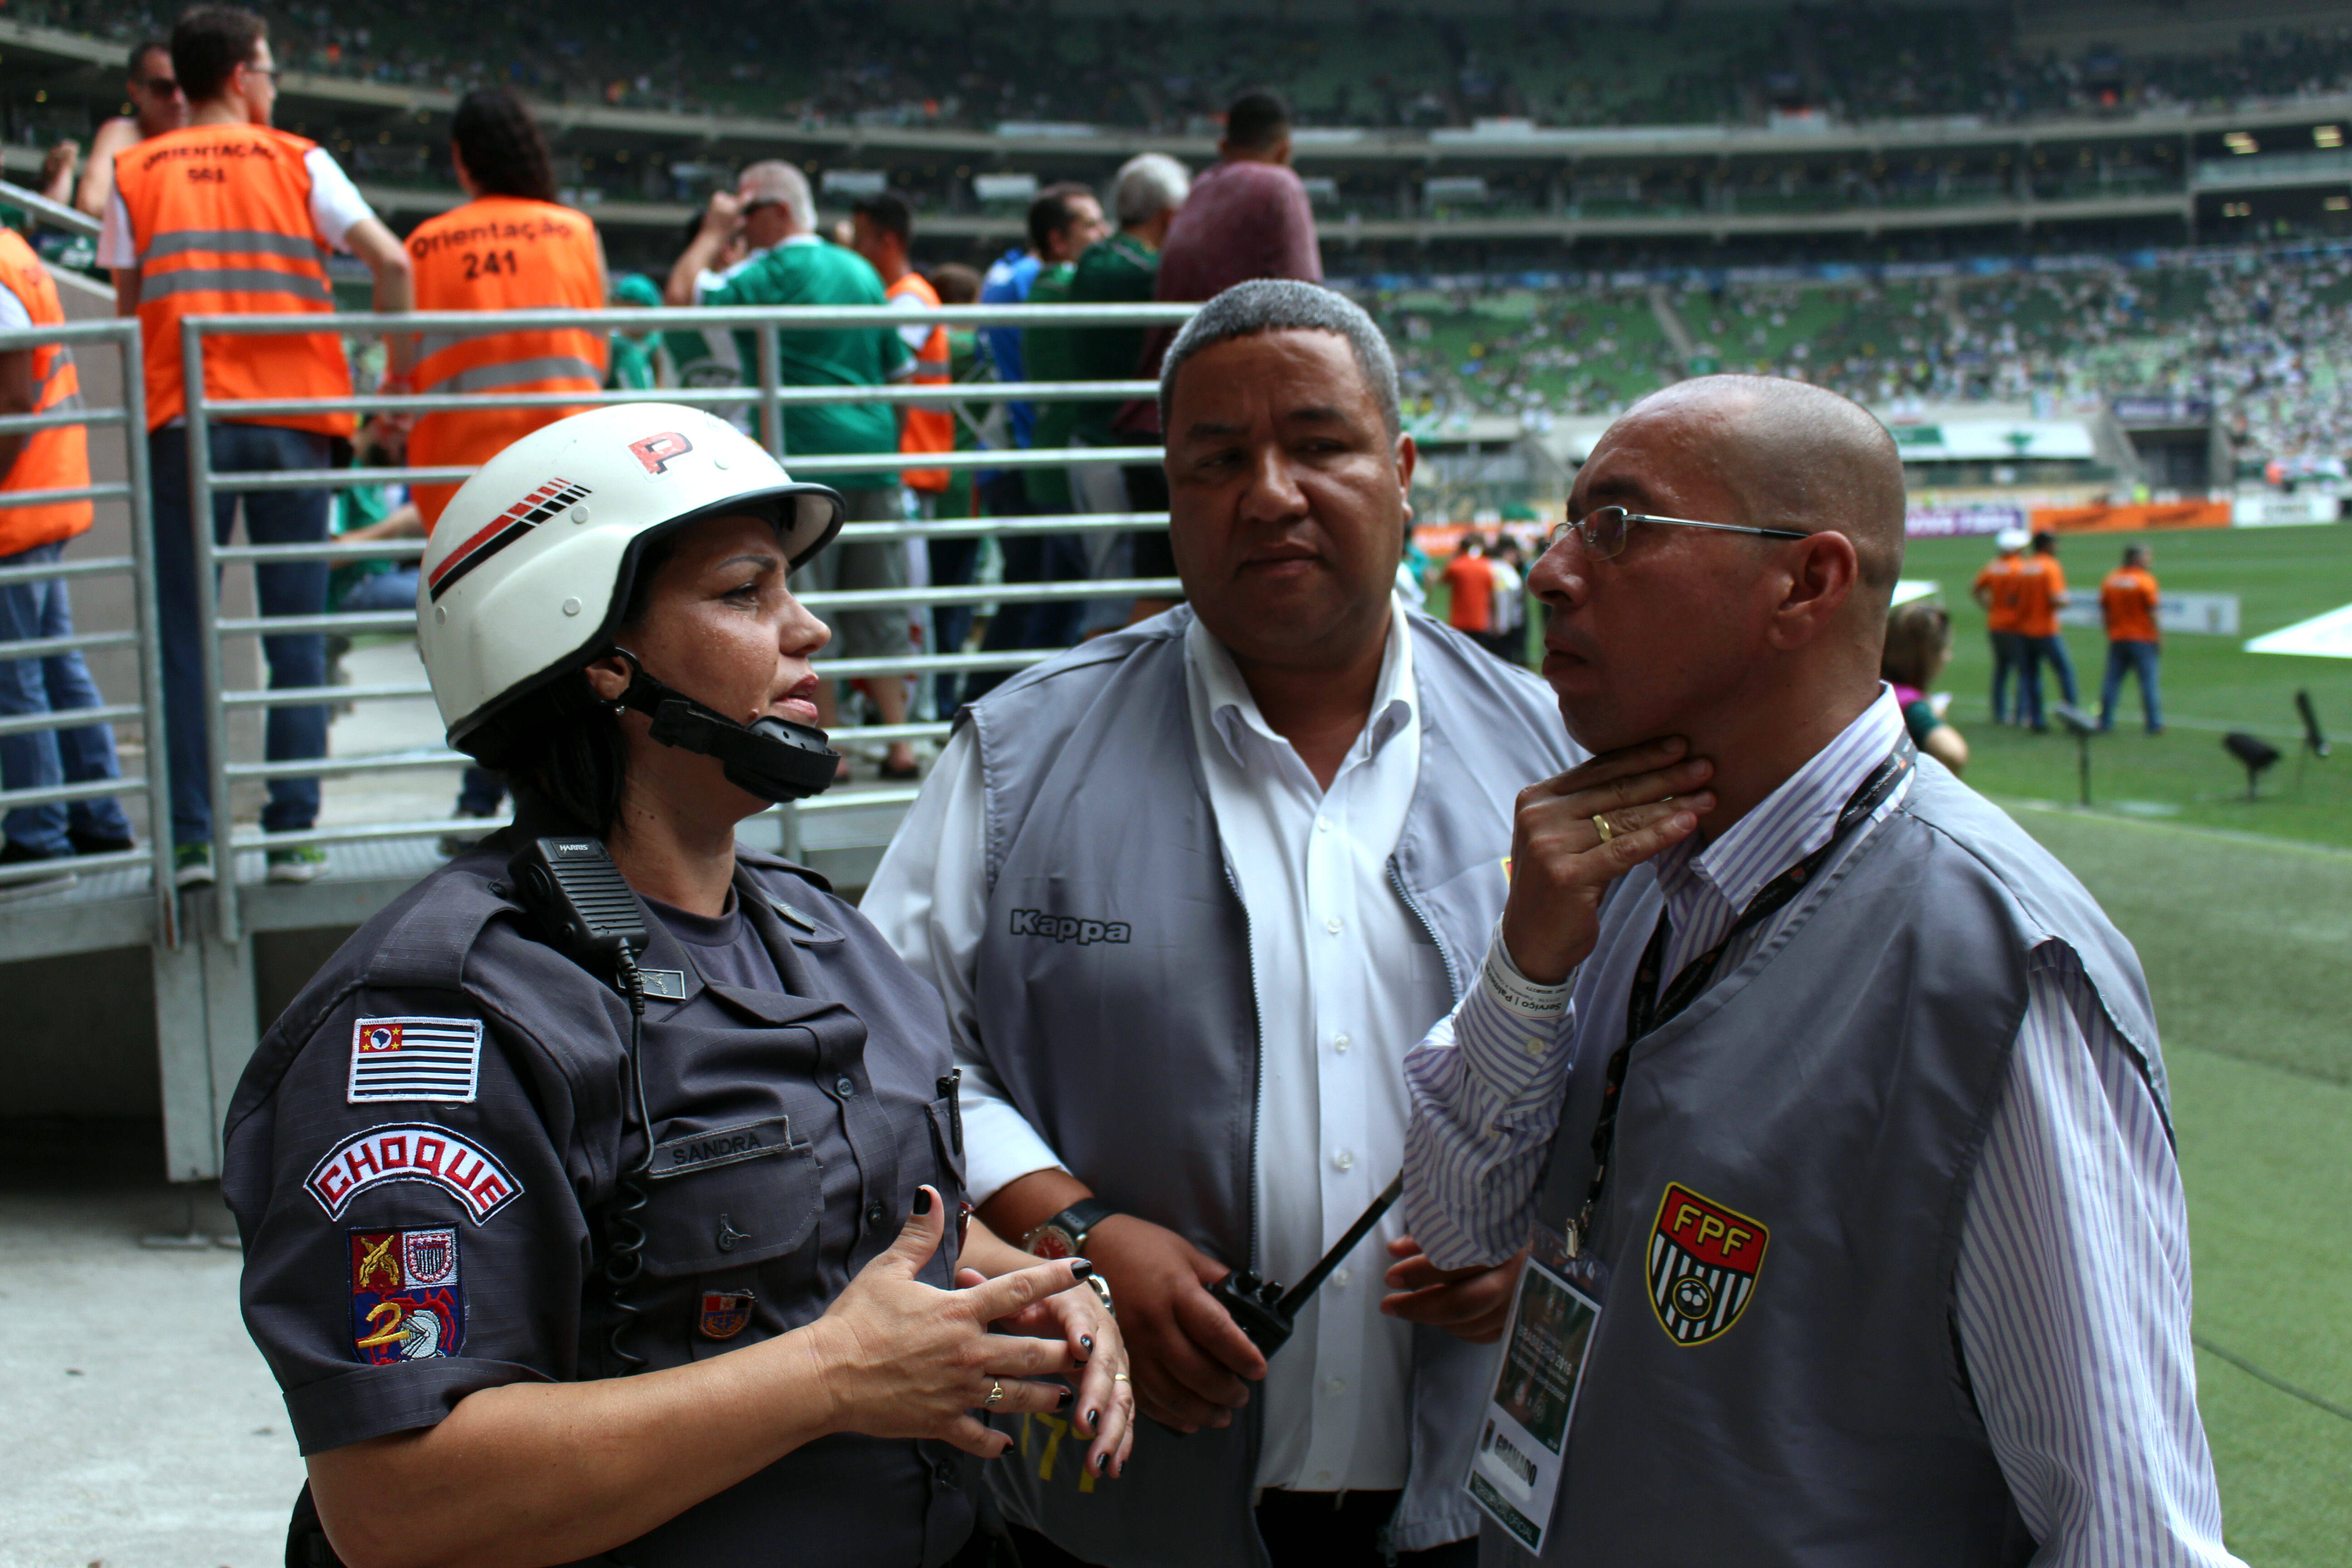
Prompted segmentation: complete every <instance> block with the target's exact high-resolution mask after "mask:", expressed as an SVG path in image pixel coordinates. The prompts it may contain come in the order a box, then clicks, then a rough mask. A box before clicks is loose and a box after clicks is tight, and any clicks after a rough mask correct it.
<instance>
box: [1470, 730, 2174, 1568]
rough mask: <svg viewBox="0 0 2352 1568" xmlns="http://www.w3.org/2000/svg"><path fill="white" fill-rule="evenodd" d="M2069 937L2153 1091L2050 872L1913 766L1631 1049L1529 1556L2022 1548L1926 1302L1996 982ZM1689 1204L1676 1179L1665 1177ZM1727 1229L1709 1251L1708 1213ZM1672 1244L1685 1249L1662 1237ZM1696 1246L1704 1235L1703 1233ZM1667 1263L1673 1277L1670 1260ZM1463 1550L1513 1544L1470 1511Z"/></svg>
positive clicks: (1548, 1198)
mask: <svg viewBox="0 0 2352 1568" xmlns="http://www.w3.org/2000/svg"><path fill="white" fill-rule="evenodd" d="M1663 904H1664V900H1663V897H1662V895H1661V894H1660V893H1659V891H1658V889H1657V886H1656V882H1655V879H1654V876H1653V875H1652V873H1651V871H1650V870H1649V868H1646V867H1645V868H1640V869H1638V870H1636V871H1635V872H1633V873H1632V874H1631V875H1629V876H1628V877H1627V878H1626V879H1624V880H1623V881H1622V882H1621V883H1620V884H1619V886H1618V888H1617V889H1614V890H1613V892H1612V898H1611V902H1610V907H1609V908H1608V910H1606V912H1605V913H1604V916H1603V924H1602V936H1601V946H1600V948H1599V949H1598V950H1597V951H1596V952H1594V954H1593V957H1592V958H1591V960H1590V961H1589V962H1587V963H1585V965H1584V966H1583V969H1582V972H1581V973H1580V977H1579V983H1578V987H1577V993H1576V1006H1577V1008H1578V1009H1579V1013H1578V1016H1580V1018H1584V1019H1589V1020H1591V1026H1590V1027H1589V1028H1588V1029H1587V1031H1586V1033H1585V1034H1584V1036H1583V1038H1582V1040H1581V1042H1580V1045H1579V1047H1578V1051H1577V1059H1576V1064H1575V1068H1574V1071H1573V1073H1572V1075H1571V1078H1570V1085H1571V1087H1570V1090H1569V1095H1568V1105H1567V1109H1566V1110H1565V1111H1564V1113H1563V1115H1562V1117H1561V1121H1560V1128H1559V1135H1558V1136H1557V1138H1556V1139H1555V1140H1554V1142H1553V1145H1552V1150H1551V1156H1550V1163H1549V1168H1548V1173H1547V1175H1546V1179H1545V1185H1544V1190H1543V1193H1542V1194H1541V1196H1540V1198H1539V1201H1538V1214H1539V1216H1540V1219H1541V1221H1542V1223H1545V1224H1548V1225H1550V1226H1559V1224H1560V1223H1561V1222H1562V1221H1563V1220H1564V1219H1566V1218H1567V1217H1568V1216H1569V1215H1570V1214H1572V1213H1573V1212H1574V1210H1575V1209H1576V1207H1577V1206H1578V1205H1580V1203H1581V1202H1582V1200H1583V1197H1584V1194H1585V1192H1586V1190H1587V1188H1588V1186H1589V1184H1590V1183H1591V1176H1592V1153H1591V1147H1590V1141H1591V1135H1592V1128H1593V1121H1594V1118H1595V1115H1596V1113H1597V1110H1598V1108H1599V1100H1600V1094H1601V1080H1602V1079H1603V1077H1604V1075H1605V1070H1606V1064H1607V1062H1608V1059H1609V1057H1610V1055H1611V1053H1612V1052H1613V1051H1614V1050H1615V1049H1616V1047H1618V1046H1619V1045H1620V1044H1621V1043H1622V1041H1623V1038H1624V1029H1623V1022H1622V1021H1623V1019H1624V1017H1625V1002H1626V994H1627V992H1628V990H1629V988H1630V986H1631V984H1632V979H1633V969H1634V968H1635V963H1634V960H1635V959H1636V958H1637V956H1638V954H1639V951H1640V949H1641V948H1642V946H1643V944H1644V943H1645V942H1647V941H1648V940H1649V937H1650V932H1651V931H1652V929H1653V927H1654V925H1655V924H1656V921H1657V918H1658V911H1659V910H1660V909H1661V908H1662V907H1663ZM2053 941H2054V942H2062V943H2063V944H2064V945H2065V946H2066V947H2068V948H2069V949H2071V950H2072V951H2073V952H2074V955H2075V956H2076V958H2077V959H2079V961H2080V962H2081V964H2082V967H2083V971H2084V974H2085V975H2086V976H2087V977H2088V979H2089V982H2090V984H2091V986H2092V988H2093V989H2094V990H2095V991H2096V993H2097V994H2098V1001H2099V1004H2100V1005H2101V1006H2102V1007H2103V1008H2104V1009H2105V1012H2106V1014H2107V1016H2108V1017H2109V1018H2110V1019H2111V1020H2112V1021H2113V1022H2114V1024H2115V1026H2116V1031H2117V1033H2118V1034H2120V1035H2121V1036H2122V1037H2123V1038H2124V1040H2125V1041H2126V1043H2127V1045H2128V1047H2129V1048H2130V1049H2132V1050H2133V1051H2134V1052H2135V1053H2136V1054H2137V1058H2138V1062H2139V1065H2140V1067H2141V1068H2142V1070H2143V1071H2144V1073H2145V1074H2146V1076H2147V1081H2148V1085H2149V1089H2150V1090H2151V1092H2153V1093H2154V1095H2155V1096H2156V1100H2157V1104H2158V1108H2159V1110H2165V1111H2167V1113H2168V1096H2167V1093H2166V1089H2165V1080H2164V1067H2163V1062H2162V1059H2161V1058H2160V1057H2159V1056H2158V1050H2157V1038H2156V1024H2155V1020H2154V1016H2153V1014H2152V1013H2151V1011H2150V1008H2149V1004H2148V997H2147V984H2146V982H2145V981H2144V979H2143V977H2142V976H2141V973H2140V968H2139V961H2138V959H2137V957H2136V956H2135V955H2134V953H2133V952H2132V950H2131V946H2130V944H2129V943H2128V942H2126V941H2125V940H2124V938H2123V936H2122V935H2121V934H2120V933H2119V932H2117V931H2116V929H2115V927H2114V926H2113V925H2112V924H2110V923H2109V922H2108V921H2107V919H2106V916H2105V914H2103V913H2102V912H2101V911H2100V910H2099V907H2098V905H2097V904H2096V903H2095V902H2094V901H2093V900H2092V899H2091V896H2090V895H2089V894H2088V893H2087V892H2085V891H2084V889H2083V887H2082V885H2081V884H2080V883H2079V882H2077V881H2075V879H2074V877H2073V876H2072V875H2070V874H2069V873H2068V872H2067V871H2066V869H2065V868H2063V866H2061V865H2059V864H2058V862H2057V861H2056V860H2055V859H2054V858H2052V857H2051V855H2050V854H2049V852H2048V851H2046V850H2044V849H2043V848H2042V847H2041V846H2040V845H2038V844H2036V843H2034V842H2033V841H2032V839H2031V838H2029V837H2026V836H2025V834H2024V833H2023V832H2022V831H2021V830H2020V829H2019V828H2018V826H2016V825H2015V824H2014V823H2012V822H2011V821H2010V819H2009V818H2008V817H2007V816H2004V815H2002V814H2001V813H2000V811H1999V810H1997V809H1995V808H1994V807H1993V806H1991V805H1988V804H1987V803H1986V802H1985V801H1984V799H1983V798H1982V797H1981V796H1979V795H1976V794H1974V793H1973V792H1972V791H1970V790H1969V789H1967V788H1966V787H1964V786H1963V785H1961V784H1959V783H1958V781H1956V780H1955V779H1954V778H1953V777H1952V775H1951V774H1950V773H1948V772H1946V771H1945V769H1944V768H1943V767H1942V766H1941V765H1940V764H1939V763H1936V762H1934V761H1932V760H1930V759H1927V758H1925V757H1923V758H1921V759H1920V761H1919V768H1918V776H1917V778H1916V781H1915V782H1914V784H1913V785H1912V787H1911V791H1910V794H1909V795H1908V796H1907V797H1906V799H1905V800H1904V802H1903V803H1902V804H1901V805H1898V806H1897V807H1896V808H1895V810H1894V811H1893V812H1891V813H1890V814H1889V815H1888V816H1886V818H1885V820H1884V821H1882V822H1881V823H1880V824H1879V825H1878V826H1877V827H1876V828H1875V829H1874V830H1873V831H1871V832H1870V833H1869V834H1867V835H1866V836H1865V837H1862V838H1860V839H1859V840H1858V841H1855V842H1853V843H1852V844H1850V845H1848V846H1845V847H1842V848H1841V849H1840V850H1839V851H1838V853H1837V855H1836V857H1834V858H1833V859H1832V863H1831V865H1830V867H1829V868H1825V869H1824V871H1823V872H1822V874H1821V875H1820V876H1819V877H1818V878H1817V879H1816V880H1815V881H1814V883H1813V885H1812V886H1811V888H1810V889H1808V890H1807V891H1806V892H1805V893H1804V894H1802V895H1801V897H1800V899H1799V900H1798V901H1797V902H1796V903H1795V904H1794V905H1792V906H1791V907H1790V910H1789V911H1788V913H1787V914H1786V915H1785V917H1784V919H1783V923H1782V924H1780V926H1779V927H1778V929H1776V930H1774V931H1772V932H1771V934H1769V936H1768V937H1767V938H1766V939H1765V940H1764V941H1763V942H1760V943H1759V944H1758V946H1757V949H1756V951H1755V952H1753V953H1751V954H1750V955H1748V958H1747V960H1746V961H1745V962H1744V963H1740V964H1739V965H1738V967H1737V968H1735V969H1733V970H1731V971H1729V972H1728V973H1726V974H1724V975H1723V976H1722V977H1721V978H1720V979H1718V980H1717V982H1716V983H1715V984H1713V985H1712V986H1710V987H1709V988H1708V989H1707V990H1706V992H1704V993H1703V994H1700V996H1699V997H1698V998H1697V999H1696V1001H1695V1002H1693V1003H1692V1004H1691V1005H1690V1006H1689V1007H1688V1008H1687V1009H1686V1010H1685V1012H1683V1013H1682V1014H1681V1015H1680V1016H1677V1017H1675V1018H1674V1019H1673V1020H1671V1021H1670V1022H1668V1023H1666V1024H1665V1025H1664V1026H1661V1027H1660V1028H1658V1029H1657V1030H1656V1031H1655V1032H1654V1033H1653V1034H1651V1035H1650V1036H1648V1037H1646V1038H1645V1039H1643V1041H1642V1042H1641V1043H1640V1044H1639V1045H1637V1046H1636V1047H1635V1048H1634V1050H1633V1056H1632V1058H1631V1060H1630V1062H1629V1064H1628V1066H1627V1069H1626V1073H1625V1087H1624V1091H1623V1092H1624V1100H1623V1104H1622V1108H1621V1110H1620V1111H1619V1119H1618V1124H1617V1139H1616V1147H1615V1152H1614V1154H1613V1157H1612V1169H1611V1171H1610V1173H1609V1184H1608V1191H1607V1195H1606V1197H1605V1198H1604V1199H1603V1202H1602V1211H1601V1215H1599V1216H1598V1218H1597V1220H1596V1224H1595V1230H1594V1237H1593V1240H1592V1245H1591V1252H1592V1254H1593V1255H1595V1256H1597V1257H1598V1258H1601V1259H1604V1260H1606V1262H1607V1264H1608V1278H1607V1284H1606V1287H1605V1289H1604V1291H1603V1295H1602V1309H1601V1323H1600V1326H1599V1328H1598V1330H1597V1331H1596V1332H1595V1337H1594V1340H1593V1342H1592V1347H1591V1359H1590V1360H1589V1362H1588V1363H1587V1372H1586V1376H1585V1383H1584V1386H1583V1387H1582V1389H1581V1390H1580V1392H1579V1394H1578V1397H1577V1405H1576V1410H1575V1421H1574V1426H1573V1427H1572V1428H1571V1431H1570V1438H1569V1448H1568V1461H1569V1463H1568V1473H1567V1477H1566V1479H1565V1480H1564V1482H1563V1484H1562V1489H1561V1492H1560V1498H1559V1506H1558V1511H1557V1512H1556V1513H1555V1515H1554V1517H1553V1521H1552V1530H1551V1534H1550V1539H1549V1543H1548V1549H1547V1551H1546V1552H1545V1554H1544V1561H1545V1562H1546V1563H1575V1564H1580V1565H1581V1564H1591V1565H1594V1568H1602V1565H1605V1568H1629V1565H1633V1564H1646V1563H1661V1564H1664V1563H1675V1564H1681V1563H1706V1562H1718V1563H1731V1562H1736V1563H1752V1564H1798V1563H1802V1564H1804V1565H1806V1568H1847V1565H1851V1568H1864V1565H1865V1564H1867V1565H1870V1568H1879V1565H1883V1564H1886V1563H1902V1564H1905V1568H1943V1565H1950V1568H1991V1565H1993V1564H2007V1563H2023V1562H2025V1561H2026V1560H2027V1559H2028V1558H2029V1557H2030V1556H2031V1555H2032V1551H2033V1542H2032V1539H2031V1537H2030V1536H2029V1535H2028V1534H2027V1533H2026V1531H2025V1528H2024V1523H2023V1521H2022V1520H2021V1518H2020V1517H2019V1514H2018V1511H2017V1508H2016V1506H2015V1504H2014V1503H2013V1502H2012V1500H2011V1498H2010V1494H2009V1489H2008V1487H2007V1484H2006V1483H2005V1482H2004V1480H2003V1479H2002V1477H2001V1473H2000V1466H1999V1465H1998V1463H1997V1462H1996V1461H1995V1458H1994V1456H1993V1452H1992V1447H1991V1445H1990V1441H1989V1440H1988V1438H1987V1437H1986V1435H1985V1429H1984V1424H1983V1422H1982V1420H1981V1419H1980V1418H1979V1415H1978V1412H1977V1407H1976V1403H1975V1399H1974V1396H1973V1394H1971V1392H1970V1390H1969V1378H1968V1369H1967V1367H1966V1366H1965V1365H1964V1364H1963V1363H1962V1361H1961V1356H1960V1347H1959V1336H1958V1330H1957V1328H1956V1326H1955V1319H1954V1316H1953V1313H1954V1299H1953V1290H1954V1279H1955V1273H1956V1269H1957V1267H1958V1253H1959V1237H1960V1221H1961V1216H1962V1214H1963V1212H1964V1209H1965V1207H1966V1205H1967V1202H1968V1198H1969V1189H1970V1185H1971V1183H1972V1179H1973V1177H1974V1175H1975V1173H1976V1169H1977V1164H1978V1161H1979V1155H1980V1153H1981V1152H1982V1149H1983V1143H1984V1138H1985V1131H1986V1127H1987V1124H1988V1122H1989V1120H1990V1117H1991V1115H1992V1113H1993V1111H1994V1110H1995V1108H1996V1107H1997V1105H1998V1104H1999V1100H2000V1094H2001V1093H2002V1090H2003V1088H2004V1086H2005V1084H2006V1083H2007V1080H2008V1072H2009V1066H2010V1057H2011V1050H2012V1047H2013V1046H2014V1043H2015V1040H2016V1036H2017V1029H2018V1026H2019V1023H2020V1022H2021V1019H2022V1018H2023V1016H2024V1013H2025V1006H2026V962H2027V959H2028V957H2029V955H2030V954H2031V953H2032V952H2033V951H2034V950H2035V949H2036V948H2037V947H2040V946H2041V945H2042V944H2043V943H2044V942H2053ZM1693 1199H1696V1203H1694V1202H1693V1201H1692V1200H1693ZM1709 1216H1714V1217H1715V1219H1716V1220H1717V1223H1718V1224H1720V1225H1722V1226H1725V1227H1726V1228H1734V1227H1736V1228H1738V1229H1740V1230H1748V1229H1752V1230H1754V1231H1755V1232H1758V1233H1760V1234H1759V1235H1758V1236H1756V1237H1739V1238H1736V1239H1738V1240H1739V1242H1740V1246H1739V1248H1738V1256H1737V1258H1736V1261H1738V1262H1741V1263H1744V1264H1746V1265H1747V1266H1748V1271H1747V1272H1745V1273H1743V1272H1742V1270H1741V1269H1740V1268H1723V1267H1717V1265H1719V1264H1722V1263H1724V1262H1725V1261H1727V1259H1726V1257H1725V1255H1723V1254H1722V1253H1721V1252H1720V1247H1721V1245H1722V1243H1721V1239H1720V1238H1721V1236H1722V1232H1720V1231H1717V1232H1716V1233H1715V1236H1714V1237H1710V1238H1707V1239H1704V1240H1702V1239H1698V1238H1700V1237H1702V1235H1703V1232H1704V1230H1705V1227H1706V1221H1707V1219H1708V1217H1709ZM1681 1241H1692V1242H1694V1243H1695V1245H1694V1246H1693V1247H1682V1246H1680V1245H1679V1242H1681ZM1710 1241H1711V1242H1712V1243H1713V1246H1714V1247H1715V1248H1716V1250H1714V1251H1712V1252H1710V1250H1709V1243H1710ZM1686 1275H1687V1276H1691V1277H1692V1278H1690V1279H1688V1280H1687V1282H1686V1281H1685V1279H1684V1276H1686ZM1487 1540H1488V1542H1490V1545H1489V1547H1488V1549H1487V1552H1486V1558H1485V1560H1486V1561H1487V1562H1489V1563H1502V1562H1515V1563H1532V1562H1533V1559H1532V1558H1529V1557H1528V1556H1527V1555H1526V1553H1524V1552H1521V1551H1519V1550H1518V1549H1517V1546H1516V1545H1515V1544H1513V1543H1510V1542H1507V1539H1506V1538H1505V1537H1503V1536H1502V1535H1501V1534H1500V1533H1499V1532H1498V1531H1495V1530H1493V1529H1492V1528H1490V1529H1489V1530H1488V1531H1487Z"/></svg>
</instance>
